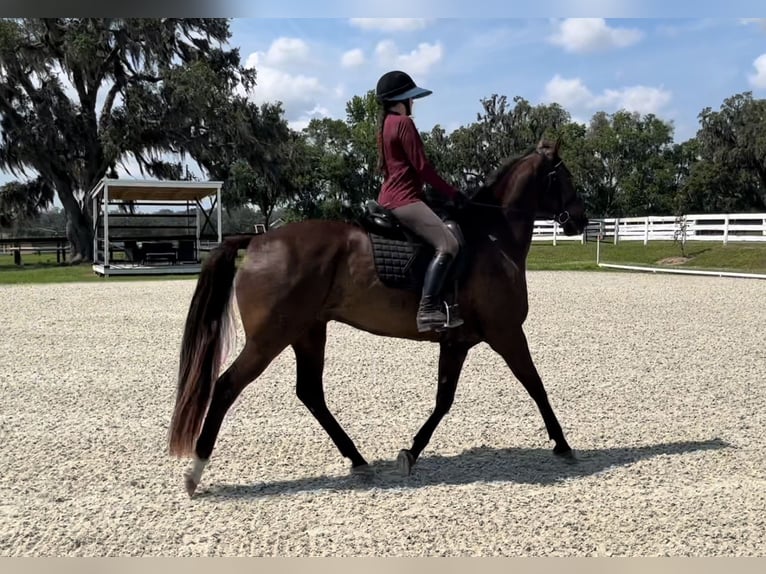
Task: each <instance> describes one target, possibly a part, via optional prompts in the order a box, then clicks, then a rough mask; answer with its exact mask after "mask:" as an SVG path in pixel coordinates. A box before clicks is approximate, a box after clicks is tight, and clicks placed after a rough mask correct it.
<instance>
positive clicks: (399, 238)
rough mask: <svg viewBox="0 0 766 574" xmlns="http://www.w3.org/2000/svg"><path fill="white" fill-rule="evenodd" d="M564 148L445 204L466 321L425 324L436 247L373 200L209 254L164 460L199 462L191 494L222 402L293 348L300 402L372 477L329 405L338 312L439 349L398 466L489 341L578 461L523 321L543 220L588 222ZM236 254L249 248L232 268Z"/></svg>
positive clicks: (423, 439) (189, 326)
mask: <svg viewBox="0 0 766 574" xmlns="http://www.w3.org/2000/svg"><path fill="white" fill-rule="evenodd" d="M560 144H561V141H560V140H556V141H555V142H553V143H552V142H549V141H547V140H540V142H539V143H538V144H537V145H535V146H531V147H530V149H529V150H527V151H526V152H525V153H523V154H521V155H519V156H517V157H514V158H510V159H509V160H507V161H506V162H504V163H503V165H501V166H500V167H499V168H497V169H496V170H495V171H494V172H493V173H492V174H490V175H489V177H488V178H487V179H486V181H485V182H484V183H483V184H482V185H481V186H478V189H475V191H474V193H473V194H472V195H471V196H470V197H469V198H468V200H467V201H466V202H465V204H464V205H462V206H460V207H459V208H455V209H452V210H451V211H449V208H448V207H444V210H442V211H440V215H441V216H442V218H443V219H444V220H445V222H447V221H448V222H449V225H450V226H451V229H453V230H454V231H455V233H457V234H458V236H459V238H460V242H461V252H460V256H459V257H460V263H458V262H456V263H455V265H456V267H455V269H454V272H453V276H452V277H451V278H450V279H449V284H450V285H451V286H453V288H451V289H447V287H445V288H444V290H445V291H452V292H453V293H454V300H453V305H454V304H457V306H458V307H459V309H460V315H461V317H462V319H463V324H462V325H460V326H459V327H453V328H451V329H442V330H436V331H428V332H424V333H421V332H418V330H417V328H416V321H415V317H416V311H417V306H418V302H419V296H420V293H419V285H421V283H419V281H418V280H419V279H422V276H423V272H424V270H425V264H426V263H427V261H428V260H429V258H430V254H431V253H432V252H430V253H429V251H428V249H429V246H427V245H426V244H424V243H423V242H422V241H420V240H419V238H417V237H415V236H413V235H412V234H410V233H408V232H407V230H405V229H403V228H402V227H401V226H399V225H397V222H396V218H395V217H393V214H391V213H390V212H388V211H387V210H386V209H384V208H382V207H381V206H380V205H377V203H376V202H374V201H372V202H369V203H368V205H367V208H366V211H365V217H361V218H359V219H357V220H351V221H342V220H340V219H336V220H319V219H316V220H304V221H298V222H292V223H288V224H286V225H283V226H281V227H279V228H275V229H271V230H269V231H268V232H267V233H264V234H261V235H256V236H253V235H246V236H240V235H238V236H229V237H226V238H225V239H224V241H223V242H222V243H221V244H220V245H219V246H217V247H216V249H215V250H213V251H211V253H210V255H209V256H208V258H207V259H206V261H205V263H204V265H203V267H202V269H201V272H200V275H199V277H198V281H197V285H196V288H195V291H194V293H193V296H192V299H191V302H190V304H189V309H188V315H187V318H186V323H185V327H184V332H183V339H182V344H181V351H180V361H179V369H178V384H177V389H176V401H175V406H174V409H173V412H172V417H171V422H170V428H169V433H168V446H169V455H170V456H175V457H177V458H182V457H190V458H192V462H191V466H190V467H189V468H188V469H187V470H186V471H185V472H184V485H185V488H186V491H187V493H188V495H189V497H192V496H193V494H194V492H195V490H196V489H197V487H198V485H199V484H200V481H201V477H202V472H203V470H204V468H205V466H206V465H207V464H208V462H209V460H210V457H211V454H212V452H213V447H214V444H215V441H216V438H217V436H218V433H219V430H220V428H221V424H222V421H223V419H224V417H225V415H226V412H227V410H228V409H229V408H230V407H231V406H232V405H233V403H234V402H235V400H236V399H237V397H239V395H240V394H241V393H242V392H243V391H244V389H245V388H246V387H247V386H248V385H249V384H250V383H251V382H253V381H255V380H256V379H257V378H258V377H259V376H260V375H261V373H263V371H264V370H265V369H266V368H267V367H268V365H269V364H270V363H271V362H272V361H273V360H274V359H275V358H276V357H277V356H278V355H280V354H281V353H282V352H283V351H284V350H285V349H286V348H287V347H292V349H293V351H294V353H295V360H296V393H297V396H298V399H299V400H300V401H301V402H302V403H303V405H305V407H306V408H307V409H308V410H309V411H310V412H311V414H312V415H313V416H314V417H315V419H316V421H317V422H318V423H319V424H320V425H321V427H322V428H323V429H324V430H325V432H326V433H327V434H328V435H329V437H330V439H331V440H332V441H333V443H334V444H335V446H336V448H337V449H338V451H339V452H340V454H341V455H342V456H343V457H344V458H346V459H348V460H350V462H351V470H350V472H351V473H352V474H362V475H367V476H369V475H370V474H373V473H372V470H371V469H370V467H369V466H368V463H367V461H366V460H365V458H364V457H363V456H362V455H361V454H360V452H359V451H358V450H357V447H356V445H355V444H354V442H353V441H352V440H351V438H350V437H349V436H348V435H347V434H346V432H345V430H344V429H343V428H342V427H341V425H340V424H339V423H338V421H337V420H336V419H335V417H334V415H333V414H332V413H331V412H330V410H329V409H328V407H327V404H326V403H325V395H324V389H323V369H324V361H325V344H326V338H327V326H328V323H329V322H330V321H336V322H340V323H344V324H346V325H350V326H352V327H354V328H356V329H359V330H363V331H366V332H368V333H372V334H374V335H379V336H385V337H391V338H400V339H408V340H416V341H422V342H430V343H435V344H438V345H439V359H438V379H437V394H436V404H435V407H434V409H433V411H432V413H431V414H430V416H429V417H428V418H427V420H426V421H425V423H424V424H423V425H422V427H421V428H420V429H419V431H418V432H417V434H416V435H415V437H414V439H413V441H412V445H411V447H410V448H409V449H402V450H401V451H400V452H399V454H398V456H397V460H396V465H397V469H398V471H399V472H400V473H401V474H402V475H404V476H408V475H409V474H410V473H411V472H412V469H413V467H414V466H415V464H416V462H417V460H418V457H419V456H420V455H421V453H422V452H423V450H424V449H425V448H426V446H427V445H428V443H429V441H430V439H431V437H432V435H433V433H434V431H435V430H436V428H437V426H438V425H439V423H440V421H441V420H442V418H443V417H444V416H445V415H446V414H447V413H448V411H449V410H450V408H451V406H452V403H453V400H454V397H455V391H456V388H457V384H458V379H459V377H460V373H461V370H462V368H463V364H464V361H465V359H466V356H467V354H468V352H469V350H470V349H471V348H472V347H474V346H475V345H477V344H479V343H481V342H486V343H487V344H488V346H489V347H490V348H491V349H492V350H494V351H495V352H497V353H498V354H499V355H500V356H501V357H502V358H503V359H504V361H505V363H506V364H507V366H508V367H509V368H510V370H511V372H512V373H513V375H514V376H515V377H516V378H517V379H518V380H519V381H520V382H521V384H522V385H523V386H524V388H525V389H526V390H527V392H528V393H529V395H530V396H531V398H532V399H533V400H534V402H535V403H536V405H537V407H538V409H539V412H540V414H541V415H542V418H543V421H544V422H545V426H546V430H547V433H548V438H549V440H552V441H554V443H555V444H554V447H553V454H554V455H556V456H558V457H562V459H564V460H566V461H567V462H576V461H577V459H576V457H575V455H574V451H573V450H572V448H571V447H570V446H569V444H568V443H567V440H566V438H565V437H564V433H563V431H562V428H561V425H560V424H559V421H558V419H557V417H556V415H555V413H554V411H553V409H552V407H551V404H550V402H549V400H548V397H547V392H546V390H545V388H544V386H543V382H542V380H541V377H540V375H539V374H538V372H537V369H536V367H535V365H534V363H533V360H532V357H531V355H530V350H529V346H528V342H527V339H526V335H525V333H524V330H523V324H524V322H525V320H526V318H527V314H528V307H529V303H528V293H527V282H526V258H527V255H528V252H529V248H530V244H531V241H532V234H533V227H534V220H535V218H539V217H546V218H547V219H554V220H555V221H557V222H558V223H559V224H560V226H561V229H562V231H563V233H564V234H566V235H569V236H572V235H578V234H581V233H582V232H583V230H584V229H585V227H586V225H587V222H588V219H587V217H586V215H585V207H584V203H583V200H582V198H581V197H580V196H579V195H578V193H577V192H576V190H575V188H574V185H573V183H572V176H571V173H570V172H569V170H568V169H567V167H566V166H565V164H564V162H563V161H562V159H561V157H560V156H559V148H560ZM239 250H245V253H244V257H243V258H242V259H241V260H240V262H239V264H238V256H239ZM397 253H398V254H399V255H400V257H399V259H396V257H394V255H396V254H397ZM392 257H393V258H392ZM418 262H419V263H418ZM453 267H454V266H453ZM232 295H234V297H232ZM235 297H236V304H237V307H238V310H239V313H240V317H241V320H242V326H243V328H244V332H245V337H246V339H245V343H244V347H243V349H242V351H241V352H240V353H239V355H238V356H237V357H236V359H235V360H234V361H233V362H232V364H231V365H230V366H229V367H228V368H227V369H226V370H225V372H223V374H221V375H220V376H219V372H220V370H221V369H222V368H223V363H224V362H225V359H226V357H227V356H228V353H229V350H230V345H231V339H232V337H233V335H234V334H235V333H234V322H233V321H234V319H233V307H234V303H233V300H234V298H235ZM447 300H449V296H445V301H447ZM445 304H446V303H445ZM451 308H452V307H451Z"/></svg>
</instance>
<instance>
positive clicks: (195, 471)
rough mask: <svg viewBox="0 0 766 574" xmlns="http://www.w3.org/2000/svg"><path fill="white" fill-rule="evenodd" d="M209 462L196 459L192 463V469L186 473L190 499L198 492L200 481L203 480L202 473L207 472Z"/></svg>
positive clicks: (186, 485) (185, 483) (186, 484)
mask: <svg viewBox="0 0 766 574" xmlns="http://www.w3.org/2000/svg"><path fill="white" fill-rule="evenodd" d="M208 462H209V461H208V460H201V459H199V458H195V459H194V462H192V467H191V468H190V469H189V470H187V471H186V472H185V473H184V486H185V487H186V493H187V494H188V495H189V498H191V497H192V495H193V494H194V491H195V490H197V486H199V483H200V480H201V479H202V471H203V470H205V467H206V466H207V463H208Z"/></svg>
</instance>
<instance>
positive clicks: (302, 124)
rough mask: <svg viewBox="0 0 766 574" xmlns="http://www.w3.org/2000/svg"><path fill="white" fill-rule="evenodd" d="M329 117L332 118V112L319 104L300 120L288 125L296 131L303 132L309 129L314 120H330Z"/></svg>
mask: <svg viewBox="0 0 766 574" xmlns="http://www.w3.org/2000/svg"><path fill="white" fill-rule="evenodd" d="M329 117H330V110H328V109H327V108H325V107H324V106H320V105H319V104H317V105H316V106H314V108H313V109H311V110H309V111H307V112H305V113H304V114H302V115H301V117H300V118H298V119H297V120H293V121H291V122H287V123H288V125H289V126H290V127H291V128H292V129H294V130H295V131H301V130H303V129H305V128H307V127H308V125H309V122H310V121H311V120H312V119H314V118H317V119H321V118H329Z"/></svg>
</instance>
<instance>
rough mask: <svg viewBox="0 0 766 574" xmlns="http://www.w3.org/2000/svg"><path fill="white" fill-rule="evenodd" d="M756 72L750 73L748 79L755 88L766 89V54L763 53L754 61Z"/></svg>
mask: <svg viewBox="0 0 766 574" xmlns="http://www.w3.org/2000/svg"><path fill="white" fill-rule="evenodd" d="M753 67H754V68H755V74H750V75H749V76H748V79H749V80H750V84H751V85H752V86H753V87H755V88H760V89H764V90H766V54H761V55H760V56H758V57H757V58H756V59H755V60H754V61H753Z"/></svg>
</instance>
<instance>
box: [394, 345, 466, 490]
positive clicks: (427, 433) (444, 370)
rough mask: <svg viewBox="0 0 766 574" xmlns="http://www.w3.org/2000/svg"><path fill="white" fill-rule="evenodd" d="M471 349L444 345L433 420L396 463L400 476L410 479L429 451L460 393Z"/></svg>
mask: <svg viewBox="0 0 766 574" xmlns="http://www.w3.org/2000/svg"><path fill="white" fill-rule="evenodd" d="M469 349H470V345H466V344H460V343H449V342H444V343H441V346H440V352H439V382H438V386H437V388H436V406H435V407H434V410H433V412H432V413H431V416H429V417H428V419H427V420H426V422H425V423H424V424H423V426H422V427H421V429H420V430H419V431H418V434H416V435H415V438H414V440H413V441H412V448H411V449H410V450H406V449H404V450H402V451H401V452H399V457H398V458H397V459H396V466H397V467H398V469H399V472H400V474H402V475H405V476H406V475H408V474H410V472H411V471H412V466H413V465H414V464H415V461H416V460H417V459H418V457H419V456H420V453H421V452H423V449H425V448H426V446H427V445H428V443H429V442H430V440H431V437H432V436H433V434H434V431H435V430H436V427H437V426H438V425H439V423H440V422H441V420H442V419H443V418H444V415H446V414H447V413H448V412H449V410H450V408H451V407H452V403H453V401H454V400H455V390H456V389H457V383H458V379H459V378H460V372H461V371H462V369H463V364H464V363H465V358H466V356H467V355H468V350H469Z"/></svg>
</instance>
